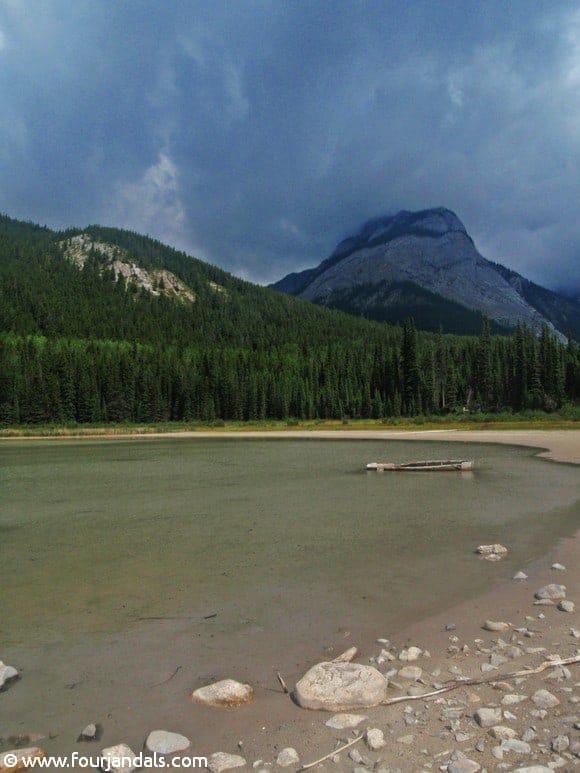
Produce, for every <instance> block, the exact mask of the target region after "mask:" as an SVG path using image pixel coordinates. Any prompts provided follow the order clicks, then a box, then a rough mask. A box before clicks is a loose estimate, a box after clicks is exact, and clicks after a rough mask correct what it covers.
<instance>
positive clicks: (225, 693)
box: [191, 679, 254, 708]
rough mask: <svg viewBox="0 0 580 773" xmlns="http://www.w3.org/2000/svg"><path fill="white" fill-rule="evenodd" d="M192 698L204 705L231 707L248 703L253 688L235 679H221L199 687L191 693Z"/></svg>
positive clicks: (251, 696) (252, 694) (252, 693)
mask: <svg viewBox="0 0 580 773" xmlns="http://www.w3.org/2000/svg"><path fill="white" fill-rule="evenodd" d="M191 697H192V700H194V701H195V702H196V703H202V704H203V705H204V706H214V707H216V708H233V707H234V706H241V705H242V704H244V703H249V702H250V701H251V700H252V698H253V697H254V690H253V688H252V687H251V686H250V685H249V684H242V683H241V682H236V681H235V679H222V680H221V681H220V682H214V683H213V684H208V685H207V687H200V688H199V689H198V690H195V691H194V692H193V694H192V696H191Z"/></svg>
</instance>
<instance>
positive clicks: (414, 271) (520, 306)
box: [273, 208, 580, 333]
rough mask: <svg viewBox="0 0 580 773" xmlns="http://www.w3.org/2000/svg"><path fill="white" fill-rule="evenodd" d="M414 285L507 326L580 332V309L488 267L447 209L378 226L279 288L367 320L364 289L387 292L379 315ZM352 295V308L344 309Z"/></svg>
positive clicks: (382, 220)
mask: <svg viewBox="0 0 580 773" xmlns="http://www.w3.org/2000/svg"><path fill="white" fill-rule="evenodd" d="M401 283H403V285H401ZM409 283H411V284H412V285H414V286H418V287H420V288H422V289H423V290H426V291H428V292H429V293H432V294H434V295H435V296H438V297H439V298H440V299H445V301H450V302H453V303H454V304H460V305H461V306H463V307H465V309H466V310H471V311H475V312H480V313H481V314H484V315H486V316H488V317H489V318H490V319H491V320H494V321H495V322H496V323H498V324H499V325H501V326H504V327H513V326H515V325H517V324H520V323H525V324H528V325H531V326H533V327H539V326H540V325H541V324H542V323H546V324H548V326H549V327H550V328H551V329H557V330H558V331H559V332H560V333H566V332H567V328H568V327H570V328H573V329H575V328H576V326H579V327H580V306H579V305H578V304H576V303H575V302H574V301H571V300H568V299H565V298H563V297H562V296H560V295H558V294H556V293H553V292H551V291H549V290H546V289H545V288H542V287H539V286H538V285H535V284H534V283H532V282H529V281H528V280H526V279H525V278H524V277H522V276H520V275H519V274H517V273H515V272H513V271H510V270H509V269H506V268H505V267H503V266H500V265H497V264H495V263H492V262H491V261H489V260H486V259H485V258H484V257H482V256H481V255H480V254H479V252H478V251H477V249H476V247H475V245H474V243H473V240H472V239H471V237H470V236H469V234H468V233H467V231H466V230H465V227H464V226H463V223H462V222H461V221H460V220H459V218H458V217H457V215H455V214H454V213H453V212H451V211H450V210H448V209H444V208H437V209H429V210H423V211H421V212H407V211H402V212H399V213H398V214H397V215H394V216H393V217H383V218H377V219H375V220H371V221H369V222H368V223H366V224H365V225H364V226H363V228H362V229H361V231H360V232H359V233H358V234H357V235H356V236H354V237H351V238H348V239H345V240H344V241H343V242H341V243H340V244H339V245H338V247H337V248H336V249H335V251H334V252H333V254H332V255H331V256H330V258H328V259H327V260H325V261H323V263H321V264H320V265H319V266H318V267H317V268H314V269H309V270H307V271H303V272H301V273H297V274H290V275H288V276H287V277H285V278H284V279H282V280H281V281H280V282H278V283H276V284H274V285H273V287H274V288H275V289H277V290H280V291H281V292H286V293H289V294H292V295H297V296H298V297H300V298H303V299H304V300H309V301H313V302H315V303H319V304H321V305H325V306H340V307H342V308H347V310H350V309H348V305H350V306H351V307H352V310H354V311H355V313H363V314H365V311H364V308H363V306H364V304H362V302H360V303H357V297H356V296H357V288H359V291H360V293H361V295H362V294H364V296H365V298H366V299H368V298H369V295H370V294H371V295H372V292H371V290H370V288H371V289H372V288H373V287H375V286H380V287H381V288H383V291H382V294H379V295H377V294H376V293H375V296H374V298H373V304H374V306H373V308H375V309H376V304H377V302H379V303H380V302H382V303H383V304H385V305H388V304H389V303H392V302H394V296H395V297H396V294H394V295H393V293H391V294H390V295H389V293H385V292H384V289H385V288H389V287H395V286H396V287H401V286H409ZM347 296H348V304H347V305H345V304H344V303H343V304H342V306H341V305H340V304H339V303H337V299H339V298H342V299H344V298H345V297H347ZM381 298H382V300H381ZM359 300H360V298H359ZM411 303H412V302H411ZM357 306H358V307H360V309H359V310H358V312H357ZM444 307H445V304H444V303H443V306H442V308H444ZM409 314H413V308H409Z"/></svg>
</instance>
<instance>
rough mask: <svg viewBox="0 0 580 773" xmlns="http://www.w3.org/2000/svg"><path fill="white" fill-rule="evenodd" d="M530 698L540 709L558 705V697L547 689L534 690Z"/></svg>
mask: <svg viewBox="0 0 580 773" xmlns="http://www.w3.org/2000/svg"><path fill="white" fill-rule="evenodd" d="M532 700H533V702H534V703H535V704H536V706H538V708H540V709H552V708H554V706H559V705H560V701H559V700H558V698H556V696H555V695H552V693H551V692H548V690H536V692H535V693H534V694H533V695H532Z"/></svg>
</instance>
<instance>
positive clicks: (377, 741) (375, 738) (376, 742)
mask: <svg viewBox="0 0 580 773" xmlns="http://www.w3.org/2000/svg"><path fill="white" fill-rule="evenodd" d="M365 742H366V745H367V746H368V747H369V749H370V750H371V751H372V752H378V751H379V749H382V748H383V747H384V746H386V745H387V742H386V741H385V736H384V735H383V731H382V730H379V729H378V728H376V727H372V728H369V729H368V730H367V731H366V733H365Z"/></svg>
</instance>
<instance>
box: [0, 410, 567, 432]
mask: <svg viewBox="0 0 580 773" xmlns="http://www.w3.org/2000/svg"><path fill="white" fill-rule="evenodd" d="M579 428H580V408H567V409H566V410H564V411H562V412H560V413H550V414H548V413H542V412H540V411H534V412H531V411H530V412H526V413H520V414H509V413H499V414H460V415H456V416H455V415H454V416H415V417H412V418H409V417H405V418H388V419H342V420H340V419H337V420H330V419H329V420H322V419H314V420H304V421H301V420H298V419H288V420H287V421H250V422H223V421H213V422H207V423H203V422H159V423H155V424H44V425H36V424H33V425H19V426H5V427H2V428H0V438H14V437H89V436H90V437H94V436H117V435H121V436H122V435H150V434H158V433H166V434H171V433H178V432H200V431H206V432H207V431H214V432H216V433H219V432H249V431H260V432H274V431H277V432H279V431H288V432H292V431H293V430H302V431H304V430H312V431H315V430H327V431H328V430H349V429H350V430H363V429H364V430H400V431H405V430H407V431H413V430H430V429H454V430H484V429H487V430H489V429H495V430H511V429H520V430H521V429H533V430H541V429H546V430H550V429H552V430H555V429H558V430H562V429H564V430H565V429H579Z"/></svg>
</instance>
